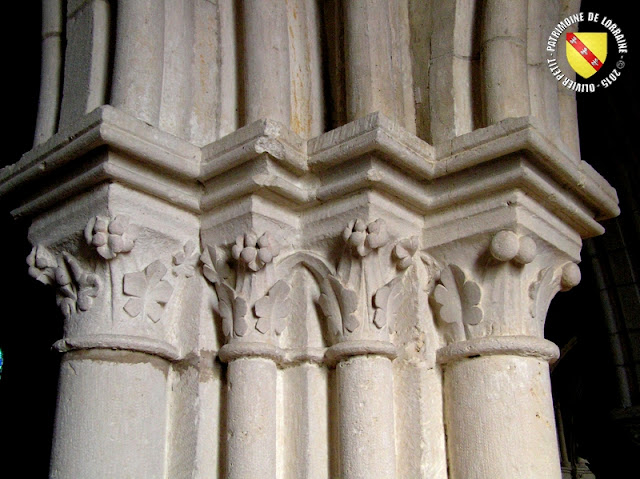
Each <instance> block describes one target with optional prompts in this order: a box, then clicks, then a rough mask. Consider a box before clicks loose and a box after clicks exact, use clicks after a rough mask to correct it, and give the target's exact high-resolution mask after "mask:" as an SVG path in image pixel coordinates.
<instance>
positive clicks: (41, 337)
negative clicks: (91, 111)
mask: <svg viewBox="0 0 640 479" xmlns="http://www.w3.org/2000/svg"><path fill="white" fill-rule="evenodd" d="M5 7H6V8H5V14H6V15H7V16H6V18H7V19H10V22H11V24H12V27H13V28H5V29H3V32H2V36H3V38H2V40H3V44H4V45H5V49H4V53H3V58H4V61H5V69H4V74H3V78H2V81H3V85H4V91H5V95H6V101H5V103H4V115H5V118H6V120H7V122H6V123H5V125H6V126H5V128H6V130H5V138H6V141H5V146H4V150H3V155H2V159H1V160H0V167H3V166H5V165H8V164H11V163H15V162H16V161H18V159H19V158H20V156H21V155H22V153H24V152H25V151H28V150H29V149H31V146H32V143H33V134H34V129H35V121H36V112H37V105H38V95H39V88H40V6H39V4H38V3H37V2H35V3H34V2H11V3H10V4H7V5H5ZM9 210H10V205H9V204H7V203H6V202H0V232H1V235H2V250H3V252H4V259H3V270H4V271H5V274H4V276H3V278H2V289H1V293H0V294H1V297H2V304H3V311H2V317H1V318H0V348H2V351H3V355H4V366H3V371H2V379H0V412H1V418H0V431H2V434H0V451H2V452H1V453H0V456H1V459H0V475H2V472H5V473H7V472H10V474H9V475H17V476H20V477H33V478H40V477H47V476H48V470H49V455H50V450H51V438H52V437H53V417H54V411H55V404H56V390H57V381H58V368H59V356H58V353H56V352H54V351H52V349H51V345H52V344H53V343H54V342H55V341H56V340H58V339H60V337H61V334H62V315H61V314H60V312H59V311H58V309H57V308H56V304H55V298H54V292H53V290H52V289H50V288H47V287H45V286H44V285H41V284H40V283H37V282H36V281H34V280H33V279H32V278H30V277H29V276H28V274H27V265H26V263H25V259H26V257H27V255H28V254H29V252H30V250H31V245H30V244H29V242H28V240H27V228H28V226H29V225H28V224H27V222H17V221H14V220H13V219H12V218H11V216H10V214H9ZM25 451H28V452H27V456H26V457H25V455H24V454H25Z"/></svg>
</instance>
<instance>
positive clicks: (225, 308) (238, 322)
mask: <svg viewBox="0 0 640 479" xmlns="http://www.w3.org/2000/svg"><path fill="white" fill-rule="evenodd" d="M279 254H280V246H279V245H278V243H277V242H276V241H275V240H274V239H273V238H272V237H271V235H270V234H269V233H264V234H263V235H261V236H258V235H257V234H255V233H254V232H249V233H247V234H245V235H241V236H238V237H237V238H236V242H235V244H234V245H233V246H232V248H231V257H229V255H228V254H227V253H226V252H225V250H224V249H223V248H221V247H217V246H210V245H209V246H207V247H206V248H205V250H204V252H203V253H202V255H201V256H200V260H201V261H202V271H203V274H204V276H205V278H207V280H209V281H210V282H211V283H212V284H213V287H214V291H215V293H216V295H215V298H214V300H213V309H214V310H215V311H216V312H217V313H218V314H219V315H220V316H221V317H222V333H223V334H224V336H225V337H227V338H231V337H235V338H243V337H246V336H247V335H249V333H250V332H251V331H252V330H255V331H257V332H258V333H259V334H260V335H263V336H265V337H266V336H268V335H269V334H270V333H271V332H273V333H274V334H276V335H280V334H282V332H283V331H284V330H285V328H286V325H287V322H286V319H287V317H288V316H289V312H290V309H291V301H290V299H289V293H290V291H291V287H290V286H289V284H288V283H287V281H286V280H282V279H281V280H279V281H276V282H275V284H273V285H271V286H269V284H268V281H267V278H269V276H268V275H266V273H265V268H266V267H267V266H269V267H271V266H270V265H272V263H273V259H274V258H275V257H276V256H278V255H279ZM233 260H235V271H234V269H232V268H231V267H230V266H229V263H230V262H231V261H233ZM267 288H268V290H267V292H266V293H262V291H264V290H265V289H267ZM261 294H262V296H260V295H261ZM254 295H257V296H259V297H258V299H257V300H255V302H253V300H252V299H251V298H252V297H255V296H254ZM250 300H251V301H252V302H253V304H250ZM252 325H253V328H252V327H251V326H252Z"/></svg>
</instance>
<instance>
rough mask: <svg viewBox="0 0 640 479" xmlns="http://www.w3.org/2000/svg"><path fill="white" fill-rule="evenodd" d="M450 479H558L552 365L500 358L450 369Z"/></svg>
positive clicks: (447, 395) (465, 362)
mask: <svg viewBox="0 0 640 479" xmlns="http://www.w3.org/2000/svg"><path fill="white" fill-rule="evenodd" d="M444 387H445V392H444V394H445V396H444V397H445V419H446V424H447V443H448V452H449V454H448V455H449V470H450V478H451V479H463V478H465V479H468V478H473V479H512V478H514V477H526V478H531V479H552V478H559V477H560V458H559V454H558V442H557V438H556V430H555V419H554V411H553V401H552V398H551V384H550V377H549V365H548V364H547V362H546V361H544V360H540V359H538V358H531V357H520V356H515V355H507V354H505V355H496V356H485V357H477V358H464V359H460V360H455V361H453V362H450V363H448V364H446V366H445V375H444Z"/></svg>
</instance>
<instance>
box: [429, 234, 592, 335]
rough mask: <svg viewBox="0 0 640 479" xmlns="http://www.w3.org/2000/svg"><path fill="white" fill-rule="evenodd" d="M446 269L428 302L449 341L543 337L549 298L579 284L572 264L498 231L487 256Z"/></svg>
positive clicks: (532, 242) (528, 239)
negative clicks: (492, 337)
mask: <svg viewBox="0 0 640 479" xmlns="http://www.w3.org/2000/svg"><path fill="white" fill-rule="evenodd" d="M458 257H459V259H460V260H461V261H462V264H463V265H464V266H462V265H460V264H453V263H452V264H449V265H448V266H447V267H446V268H445V269H444V270H443V272H442V274H441V277H440V280H439V284H438V285H437V286H436V287H435V289H434V293H433V295H432V297H431V303H432V305H433V308H434V313H435V315H436V318H437V319H438V322H439V324H440V326H441V328H442V330H443V332H444V334H445V337H446V338H447V340H448V341H449V342H455V341H464V340H471V339H476V338H480V337H485V336H510V335H527V336H533V337H540V338H542V337H543V335H544V321H545V317H546V313H547V309H548V307H549V303H550V302H551V299H552V298H553V297H554V296H555V294H556V293H557V292H558V291H566V290H567V289H570V288H571V287H573V286H575V285H576V284H578V283H579V281H580V270H579V268H578V266H577V265H576V264H575V263H573V262H566V261H565V262H562V259H561V257H560V256H559V255H557V254H556V253H554V252H553V251H551V250H550V249H548V248H547V249H545V251H544V252H542V253H541V252H539V251H538V245H537V244H536V241H535V240H534V239H533V238H532V237H530V236H527V235H521V234H518V233H515V232H513V231H508V230H503V231H500V232H498V233H496V234H495V235H493V237H492V238H491V239H490V241H489V245H488V248H487V250H486V253H481V256H480V257H479V258H478V257H477V256H474V255H473V254H470V255H469V258H468V259H469V260H468V261H465V259H466V258H464V257H463V256H462V255H458Z"/></svg>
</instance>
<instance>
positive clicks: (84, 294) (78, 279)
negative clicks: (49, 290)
mask: <svg viewBox="0 0 640 479" xmlns="http://www.w3.org/2000/svg"><path fill="white" fill-rule="evenodd" d="M27 264H28V265H29V275H30V276H32V277H33V278H35V279H36V280H37V281H40V282H41V283H44V284H47V285H53V286H57V287H58V290H57V294H56V303H57V304H58V306H59V307H60V309H61V310H62V314H64V316H65V317H66V318H69V317H70V316H71V315H72V314H74V313H77V312H84V311H88V310H89V309H90V308H91V306H92V305H93V300H94V298H96V297H97V296H98V292H99V290H100V286H101V284H100V279H99V278H98V276H97V275H96V274H94V273H88V272H86V271H85V270H84V269H83V268H82V266H81V265H80V263H79V262H78V260H76V259H75V258H74V257H73V256H72V255H71V254H69V253H66V252H63V253H62V254H61V255H58V256H56V255H55V254H53V253H52V252H51V251H50V250H49V249H47V248H46V247H45V246H42V245H38V246H35V247H34V248H33V249H32V250H31V254H30V255H29V256H28V257H27Z"/></svg>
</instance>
